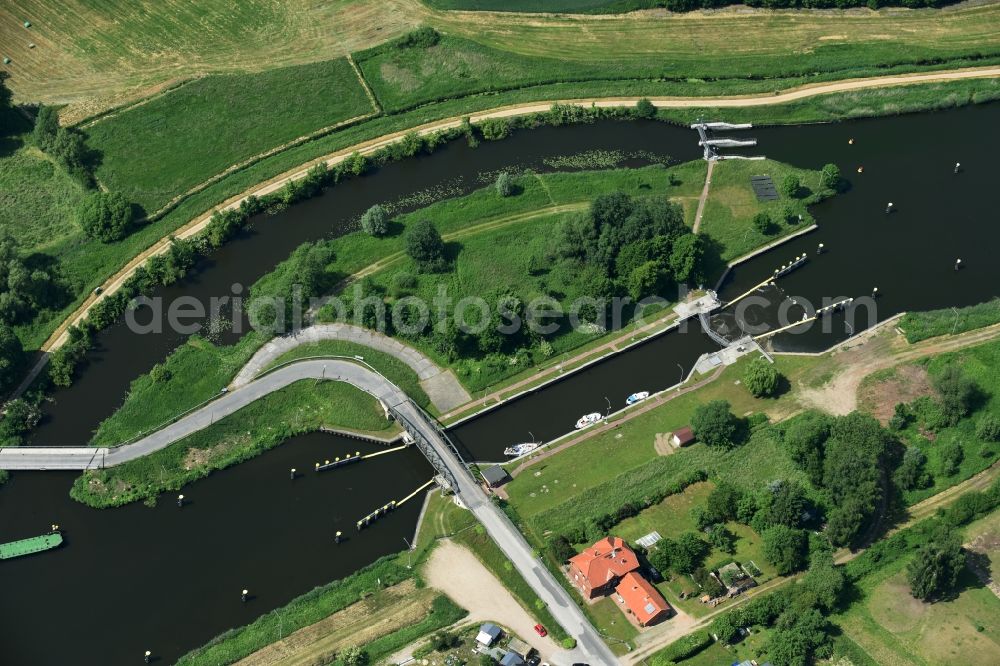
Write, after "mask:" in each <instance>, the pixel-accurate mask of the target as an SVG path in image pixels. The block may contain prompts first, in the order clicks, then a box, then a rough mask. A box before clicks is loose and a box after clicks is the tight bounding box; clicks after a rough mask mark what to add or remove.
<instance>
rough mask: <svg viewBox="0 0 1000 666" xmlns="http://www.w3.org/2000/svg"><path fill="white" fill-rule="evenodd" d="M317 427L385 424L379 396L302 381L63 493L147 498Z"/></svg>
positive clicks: (98, 499) (110, 500)
mask: <svg viewBox="0 0 1000 666" xmlns="http://www.w3.org/2000/svg"><path fill="white" fill-rule="evenodd" d="M320 427H328V428H342V429H349V430H356V431H360V432H381V433H385V432H387V431H389V429H390V428H391V427H392V424H391V423H390V422H389V421H387V420H386V419H385V414H384V413H383V411H382V409H381V407H379V404H378V402H377V401H376V400H375V399H374V398H372V397H371V396H369V395H368V394H367V393H364V392H362V391H361V390H359V389H356V388H354V387H353V386H351V385H349V384H344V383H340V382H328V381H319V382H317V381H314V380H303V381H299V382H296V383H294V384H291V385H289V386H286V387H285V388H283V389H280V390H278V391H275V392H274V393H271V394H269V395H267V396H265V397H263V398H261V399H260V400H258V401H256V402H254V403H252V404H250V405H247V406H246V407H244V408H243V409H241V410H239V411H238V412H236V413H234V414H232V415H230V416H227V417H226V418H224V419H222V420H220V421H218V422H216V423H215V424H213V425H211V426H209V427H208V428H205V429H203V430H200V431H198V432H196V433H194V434H192V435H189V436H188V437H185V438H184V439H182V440H180V441H178V442H175V443H173V444H171V445H170V446H168V447H166V448H164V449H161V450H159V451H156V452H155V453H151V454H149V455H147V456H144V457H142V458H139V459H136V460H132V461H129V462H127V463H123V464H121V465H117V466H115V467H110V468H107V469H102V470H98V471H93V472H87V473H85V474H83V475H82V476H80V477H78V478H77V479H76V481H75V482H74V484H73V488H72V490H71V491H70V495H71V496H72V497H73V498H74V499H76V500H77V501H79V502H83V503H84V504H87V505H88V506H92V507H95V508H105V507H111V506H119V505H122V504H128V503H129V502H134V501H136V500H152V499H154V498H155V497H156V496H157V495H158V494H160V493H162V492H164V491H167V490H177V489H179V488H181V487H182V486H184V485H185V484H187V483H190V482H192V481H194V480H196V479H199V478H202V477H204V476H207V475H208V474H210V473H211V472H212V471H213V470H217V469H222V468H224V467H229V466H230V465H235V464H236V463H239V462H242V461H244V460H247V459H249V458H252V457H254V456H256V455H258V454H260V453H262V452H264V451H266V450H267V449H271V448H274V447H275V446H278V445H279V444H281V443H283V442H284V441H286V440H287V439H288V438H290V437H292V436H294V435H297V434H301V433H305V432H310V431H314V430H318V429H319V428H320Z"/></svg>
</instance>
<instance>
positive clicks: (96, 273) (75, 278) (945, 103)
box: [18, 65, 1000, 349]
mask: <svg viewBox="0 0 1000 666" xmlns="http://www.w3.org/2000/svg"><path fill="white" fill-rule="evenodd" d="M946 66H947V65H945V67H946ZM889 72H891V70H889ZM889 72H886V73H889ZM814 78H816V77H814ZM818 78H822V77H818ZM771 84H772V85H773V87H775V88H781V87H785V86H784V85H783V84H782V82H779V81H772V82H771ZM789 85H794V82H793V83H790V84H789ZM690 86H696V87H697V86H700V88H698V89H696V90H695V91H694V92H692V90H691V89H689V88H690ZM698 90H701V92H700V93H699V92H698ZM608 94H614V95H640V96H641V95H658V94H662V95H670V94H678V95H685V94H720V90H719V89H718V88H717V87H716V86H715V84H714V83H708V82H701V83H695V84H689V83H670V82H666V83H654V82H648V81H645V82H643V81H640V82H634V81H620V82H616V83H615V86H614V89H613V91H611V92H609V90H608V88H607V85H606V84H605V83H600V84H596V83H593V82H591V83H588V82H581V83H557V84H545V85H539V86H535V87H532V88H527V89H522V90H515V91H509V92H503V93H496V94H490V95H476V96H472V97H464V98H458V99H448V100H444V101H441V102H436V103H433V104H428V105H425V106H421V107H418V108H416V109H413V110H411V111H407V112H404V113H396V114H392V115H388V116H379V117H375V118H373V119H371V120H368V121H365V122H363V123H360V124H358V125H354V126H350V127H346V128H343V129H340V130H337V131H336V132H334V133H332V134H329V135H325V136H323V137H320V138H317V139H315V140H313V141H309V142H307V143H305V144H302V145H298V146H295V147H293V148H289V149H287V150H283V151H281V152H279V153H277V154H274V155H272V156H270V157H267V158H264V159H262V160H260V161H259V162H256V163H254V164H252V165H250V166H248V167H246V168H244V169H241V170H239V171H236V172H234V173H231V174H228V175H227V176H226V177H225V178H223V179H221V180H219V181H218V182H214V183H213V184H211V185H210V186H208V187H207V188H206V189H204V190H202V191H199V192H197V193H196V194H193V195H191V196H190V197H187V198H185V199H184V200H183V201H181V202H180V203H179V204H178V205H177V207H176V208H173V209H172V210H171V211H170V212H168V213H167V214H166V215H165V216H164V217H163V218H161V219H159V220H157V221H156V222H155V223H152V224H149V225H146V226H144V227H142V228H141V229H139V230H137V231H136V232H134V233H132V234H131V235H130V236H129V237H128V238H126V239H125V240H123V241H120V242H118V243H112V244H109V245H104V244H101V243H95V242H83V241H82V240H80V239H79V238H77V240H75V241H74V242H62V243H59V244H58V245H57V247H55V248H53V249H52V251H53V253H54V254H56V256H57V257H58V259H59V261H60V264H61V266H62V271H63V274H64V275H65V277H66V278H67V283H68V284H69V285H70V288H71V291H72V292H73V293H74V294H76V297H75V299H74V300H73V302H71V303H69V304H67V305H66V307H64V308H63V309H61V310H59V311H53V312H46V313H42V314H41V315H40V316H39V317H38V318H37V319H36V320H35V321H33V322H31V323H30V324H28V325H26V326H23V327H20V328H19V329H18V333H19V335H20V337H21V339H22V340H23V341H24V343H25V346H26V347H27V348H29V349H36V348H37V347H38V346H39V345H41V344H42V342H44V341H45V339H46V338H47V337H48V335H49V334H50V333H51V331H52V330H54V329H55V328H56V327H57V326H58V325H59V324H60V323H61V322H62V321H63V320H64V319H65V318H66V317H67V316H68V315H69V314H70V313H72V312H73V311H74V310H75V309H76V308H77V307H78V306H79V305H80V303H81V302H82V301H83V300H84V299H85V298H86V297H87V295H89V293H90V292H91V291H92V290H93V289H94V288H95V287H97V286H99V285H100V284H102V283H103V282H104V281H105V279H107V277H109V276H110V275H111V274H113V273H114V272H115V271H116V270H118V269H119V268H120V267H122V266H123V265H125V264H126V263H127V262H128V261H129V260H130V259H131V258H132V257H134V256H136V255H137V254H139V253H140V252H141V251H142V250H144V249H145V248H147V247H149V246H150V245H152V244H153V243H154V242H155V241H157V240H158V239H160V238H162V237H164V236H166V235H168V234H169V233H170V232H171V231H173V230H175V229H177V228H178V227H181V226H183V225H184V224H186V223H187V222H189V221H191V220H192V219H195V218H196V217H198V216H200V215H202V214H204V213H205V211H206V210H209V209H211V208H212V207H213V206H215V205H217V204H219V203H220V202H222V201H224V200H226V199H228V198H229V197H232V196H234V195H237V194H239V193H242V192H245V191H247V190H248V189H251V188H253V187H254V186H256V185H258V184H260V183H262V182H265V181H267V180H269V179H271V178H274V177H276V176H278V175H279V174H283V173H286V172H288V171H290V170H295V169H297V168H298V167H300V166H302V165H303V164H305V163H308V162H309V161H310V160H315V159H317V158H318V157H320V156H323V155H327V154H330V153H332V152H335V151H337V150H342V149H344V148H347V147H349V146H353V145H356V144H358V143H359V142H363V141H366V140H368V139H371V138H373V137H376V136H382V135H385V134H389V133H392V132H398V131H403V130H406V129H408V128H412V127H415V126H417V125H420V124H423V123H428V122H432V121H436V120H440V119H442V118H447V117H453V116H461V115H463V114H469V113H474V112H476V111H480V110H484V109H490V108H494V107H497V106H502V105H504V104H513V103H519V102H530V101H535V100H551V99H566V98H574V97H587V96H590V95H608ZM997 99H1000V80H996V79H988V80H967V81H953V82H946V83H939V84H922V85H912V86H899V87H890V88H878V89H873V90H865V91H860V92H851V93H841V94H832V95H826V96H822V97H818V98H811V99H807V100H803V101H800V102H795V103H791V104H781V105H774V106H765V107H752V108H726V109H718V108H713V107H711V106H706V107H705V108H691V109H672V110H661V111H660V112H659V116H660V118H662V119H670V120H675V121H677V122H681V123H689V122H692V121H693V120H695V119H697V118H698V117H701V116H706V117H707V116H712V117H725V118H727V119H729V120H732V121H737V120H738V121H747V122H754V123H755V124H782V123H801V122H819V121H836V120H840V119H844V118H854V117H862V116H884V115H895V114H898V113H904V112H908V111H919V110H929V109H939V108H951V107H954V106H960V105H963V104H970V103H984V102H987V101H992V100H997ZM139 108H142V107H139ZM177 194H179V192H173V193H170V195H171V196H176V195H177Z"/></svg>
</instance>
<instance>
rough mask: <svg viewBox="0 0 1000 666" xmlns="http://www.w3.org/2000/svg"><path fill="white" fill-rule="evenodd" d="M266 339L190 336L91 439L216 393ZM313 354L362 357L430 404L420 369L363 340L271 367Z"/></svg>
mask: <svg viewBox="0 0 1000 666" xmlns="http://www.w3.org/2000/svg"><path fill="white" fill-rule="evenodd" d="M267 339H268V337H267V336H266V335H264V334H261V333H255V332H253V333H249V334H247V335H246V336H244V337H243V339H241V340H240V341H239V342H238V343H236V344H233V345H228V346H224V345H216V344H213V343H212V342H210V341H208V340H205V339H204V338H201V337H199V336H192V337H191V338H189V339H188V341H187V342H185V343H184V344H183V345H181V346H180V347H178V348H177V349H176V350H174V352H173V353H171V355H170V356H168V357H167V360H166V361H164V362H163V363H162V364H160V365H159V366H157V368H154V370H153V371H152V372H150V373H147V374H145V375H142V376H141V377H139V378H137V379H136V380H135V381H133V382H132V385H131V386H130V387H129V392H128V397H127V398H125V403H124V404H123V405H122V406H121V407H119V408H118V410H117V411H115V413H114V414H112V415H111V416H109V417H108V418H107V419H105V420H104V421H102V422H101V424H100V425H99V426H98V428H97V432H96V433H95V434H94V437H93V438H92V440H91V443H92V444H93V445H94V446H114V445H117V444H122V443H124V442H127V441H130V440H132V439H134V438H136V437H138V436H140V435H142V434H147V433H149V432H152V431H153V430H155V429H157V428H158V427H159V426H161V425H163V424H164V423H166V422H168V421H170V420H171V419H174V418H175V417H177V416H179V415H180V414H182V413H184V412H186V411H188V410H190V409H192V408H193V407H195V406H197V405H200V404H201V403H203V402H205V401H206V400H211V399H212V398H215V397H216V396H218V395H219V391H220V390H221V389H222V387H224V386H226V385H228V384H229V382H230V381H232V379H233V377H234V376H235V375H236V373H237V372H239V370H240V369H241V368H242V367H243V366H244V365H246V363H247V362H248V361H249V360H250V358H251V357H252V356H253V355H254V353H255V352H256V351H257V350H258V349H260V347H261V346H263V345H264V343H265V342H267ZM309 356H363V357H364V359H365V362H366V363H368V364H369V365H371V366H372V367H373V368H375V369H376V370H377V371H378V372H381V373H382V374H383V375H385V376H386V377H388V378H389V380H390V381H391V382H393V383H394V384H396V385H397V386H399V387H400V388H401V389H403V391H405V392H406V394H407V395H408V396H410V397H411V398H413V400H414V401H416V402H417V404H419V405H420V406H422V407H424V408H425V409H426V408H430V407H431V405H430V400H429V399H428V397H427V394H426V393H424V390H423V389H422V388H421V387H420V380H419V378H418V377H417V374H416V373H415V372H414V371H413V370H412V369H411V368H410V367H409V366H407V365H406V364H405V363H403V362H402V361H400V360H399V359H397V358H396V357H394V356H392V355H390V354H386V353H383V352H380V351H377V350H375V349H372V348H371V347H365V346H364V345H359V344H355V343H352V342H344V341H340V340H329V341H324V342H319V343H310V344H306V345H302V346H300V347H297V348H296V349H293V350H291V351H289V352H288V353H286V354H284V355H282V356H281V358H279V359H278V360H277V361H276V362H275V363H274V364H272V367H273V366H274V365H278V364H280V363H287V362H289V361H294V360H296V359H300V358H307V357H309ZM345 425H348V426H349V424H345ZM350 427H354V426H350Z"/></svg>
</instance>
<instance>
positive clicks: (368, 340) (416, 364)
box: [229, 322, 472, 412]
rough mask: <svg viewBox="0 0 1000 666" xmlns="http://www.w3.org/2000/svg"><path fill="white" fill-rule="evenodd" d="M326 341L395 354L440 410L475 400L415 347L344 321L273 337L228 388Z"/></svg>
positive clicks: (443, 410) (242, 383) (448, 373)
mask: <svg viewBox="0 0 1000 666" xmlns="http://www.w3.org/2000/svg"><path fill="white" fill-rule="evenodd" d="M323 340H343V341H346V342H354V343H356V344H359V345H364V346H365V347H370V348H372V349H376V350H378V351H381V352H384V353H386V354H389V355H390V356H394V357H396V358H397V359H399V360H400V361H402V362H403V363H405V364H406V365H408V366H409V367H410V369H411V370H413V371H414V372H415V373H417V378H418V379H419V380H420V386H421V388H423V389H424V391H425V392H426V393H427V397H428V398H430V400H431V402H432V403H434V406H435V407H436V408H437V410H438V412H447V411H450V410H452V409H454V408H456V407H458V406H459V405H464V404H465V403H467V402H469V401H470V400H472V397H471V396H470V395H469V393H468V391H466V390H465V389H464V388H463V387H462V385H461V384H460V383H459V381H458V378H456V377H455V374H454V373H453V372H452V371H451V370H445V369H444V368H442V367H441V366H439V365H437V364H436V363H435V362H434V361H432V360H431V359H430V358H428V357H427V356H425V355H424V354H422V353H420V352H419V351H417V350H416V349H414V348H413V347H409V346H407V345H404V344H403V343H401V342H400V341H399V340H396V339H395V338H390V337H389V336H387V335H383V334H382V333H379V332H377V331H373V330H371V329H368V328H363V327H361V326H354V325H352V324H346V323H342V322H338V323H334V324H313V325H312V326H308V327H306V328H303V329H302V330H300V331H297V332H296V333H295V334H293V335H284V336H281V337H277V338H274V339H273V340H271V341H270V342H268V343H267V344H265V345H264V346H263V347H261V348H260V349H258V350H257V353H256V354H254V355H253V358H251V359H250V361H249V362H248V363H247V364H246V365H245V366H243V369H242V370H240V371H239V373H238V374H237V375H236V377H235V378H234V379H233V381H232V382H231V383H230V384H229V387H230V388H237V387H240V386H243V385H245V384H249V383H250V381H251V380H252V379H253V378H254V377H256V376H258V375H259V374H260V373H261V372H263V371H264V370H265V369H266V368H267V367H268V366H270V365H271V364H273V363H274V362H275V361H277V360H278V359H279V358H281V356H283V355H284V354H287V353H288V352H290V351H291V350H293V349H295V348H297V347H300V346H302V345H307V344H311V343H316V342H321V341H323ZM319 355H320V354H317V356H319Z"/></svg>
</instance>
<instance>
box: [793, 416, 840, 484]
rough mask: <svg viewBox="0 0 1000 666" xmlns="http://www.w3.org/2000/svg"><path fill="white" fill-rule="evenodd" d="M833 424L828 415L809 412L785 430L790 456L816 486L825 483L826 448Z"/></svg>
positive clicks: (796, 419)
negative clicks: (824, 463) (824, 461)
mask: <svg viewBox="0 0 1000 666" xmlns="http://www.w3.org/2000/svg"><path fill="white" fill-rule="evenodd" d="M832 423H833V419H832V418H831V417H830V416H828V415H827V414H824V413H823V412H819V411H808V412H805V413H804V414H801V415H799V416H797V417H795V418H794V419H792V421H791V422H790V423H789V424H788V427H786V428H785V433H784V442H785V448H786V449H787V450H788V455H790V456H791V458H792V460H794V461H795V463H796V464H797V465H798V466H799V467H801V468H802V470H803V471H804V472H805V473H806V474H808V475H809V480H810V481H811V482H812V483H813V485H816V486H819V485H822V483H823V459H824V446H825V445H826V440H827V438H828V437H829V436H830V426H831V425H832Z"/></svg>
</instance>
